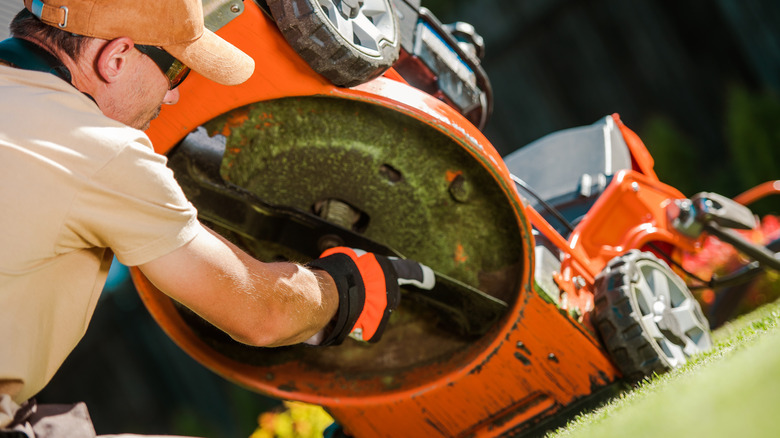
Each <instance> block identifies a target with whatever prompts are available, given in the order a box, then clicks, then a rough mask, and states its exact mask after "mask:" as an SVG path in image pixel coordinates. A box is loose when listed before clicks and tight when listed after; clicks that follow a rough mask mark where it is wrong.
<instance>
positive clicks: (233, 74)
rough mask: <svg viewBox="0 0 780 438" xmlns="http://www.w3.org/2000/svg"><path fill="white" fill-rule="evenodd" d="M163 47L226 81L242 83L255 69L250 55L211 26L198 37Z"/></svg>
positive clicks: (206, 74) (200, 70)
mask: <svg viewBox="0 0 780 438" xmlns="http://www.w3.org/2000/svg"><path fill="white" fill-rule="evenodd" d="M163 49H165V51H167V52H168V53H170V54H171V55H173V56H175V57H176V59H178V60H179V61H181V62H182V63H184V64H185V65H186V66H187V67H189V68H191V69H192V70H194V71H196V72H198V73H199V74H201V75H202V76H204V77H205V78H207V79H211V80H212V81H214V82H217V83H219V84H223V85H238V84H241V83H243V82H245V81H246V80H247V79H249V78H250V77H251V76H252V73H253V72H254V71H255V61H254V60H253V59H252V58H251V57H250V56H249V55H247V54H246V53H244V52H242V51H241V50H239V49H238V48H237V47H236V46H234V45H232V44H230V43H229V42H227V41H225V40H224V39H222V38H220V37H219V36H217V35H216V34H215V33H214V32H211V31H210V30H208V29H204V31H203V35H202V36H201V37H200V38H198V39H197V40H195V41H192V42H189V43H186V44H179V45H173V46H165V47H163Z"/></svg>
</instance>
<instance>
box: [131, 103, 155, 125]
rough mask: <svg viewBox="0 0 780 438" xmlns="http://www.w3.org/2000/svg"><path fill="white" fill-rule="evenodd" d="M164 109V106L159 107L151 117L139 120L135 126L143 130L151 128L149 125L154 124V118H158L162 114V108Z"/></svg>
mask: <svg viewBox="0 0 780 438" xmlns="http://www.w3.org/2000/svg"><path fill="white" fill-rule="evenodd" d="M161 109H162V106H160V107H158V108H157V109H156V110H155V111H154V113H153V114H152V115H151V117H149V118H147V119H146V120H139V121H138V123H136V124H134V125H136V126H133V128H135V129H139V130H141V131H146V130H147V129H149V125H151V124H152V120H154V119H156V118H157V117H159V116H160V110H161Z"/></svg>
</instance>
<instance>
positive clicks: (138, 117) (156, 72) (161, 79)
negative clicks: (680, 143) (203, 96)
mask: <svg viewBox="0 0 780 438" xmlns="http://www.w3.org/2000/svg"><path fill="white" fill-rule="evenodd" d="M129 60H130V62H131V65H130V66H129V68H130V69H132V70H131V72H132V74H130V75H128V76H127V77H126V79H125V80H124V81H123V83H122V85H121V86H120V87H118V88H117V89H116V92H117V93H121V97H120V98H118V99H115V100H114V101H113V104H111V105H109V107H108V108H102V110H103V113H104V114H106V115H107V116H108V117H111V118H112V119H114V120H117V121H119V122H122V123H124V124H126V125H128V126H131V127H133V128H136V129H140V130H146V129H147V128H149V124H150V123H151V121H152V120H154V119H155V118H156V117H157V116H158V115H159V114H160V110H161V108H162V105H163V104H166V105H173V104H175V103H176V102H178V100H179V91H178V88H174V89H173V90H169V89H168V87H169V83H168V79H167V78H166V76H165V75H164V74H163V72H162V71H160V69H159V68H158V67H157V65H156V64H155V63H154V61H152V60H151V59H150V58H149V57H148V56H146V55H144V54H142V53H141V52H139V51H138V50H134V53H133V56H131V57H130V58H129Z"/></svg>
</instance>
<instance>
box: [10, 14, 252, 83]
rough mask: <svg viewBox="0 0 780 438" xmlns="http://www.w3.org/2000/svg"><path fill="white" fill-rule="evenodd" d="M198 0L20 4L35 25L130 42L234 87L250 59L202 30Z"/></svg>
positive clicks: (246, 74) (249, 69)
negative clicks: (163, 53)
mask: <svg viewBox="0 0 780 438" xmlns="http://www.w3.org/2000/svg"><path fill="white" fill-rule="evenodd" d="M201 2H202V0H24V6H25V7H26V8H27V9H28V10H30V12H32V13H33V14H34V15H35V16H36V17H38V18H39V19H40V20H41V21H43V22H44V23H46V24H49V25H51V26H55V27H59V28H60V29H62V30H64V31H67V32H71V33H75V34H78V35H84V36H88V37H94V38H100V39H105V40H112V39H115V38H119V37H123V36H125V37H130V38H131V39H132V40H133V41H134V42H135V43H136V44H144V45H149V46H157V47H161V48H163V49H164V50H165V51H166V52H168V53H170V54H171V55H172V56H174V57H176V59H178V60H179V61H181V62H182V63H184V64H185V65H187V66H188V67H189V68H191V69H192V70H195V71H196V72H198V73H200V74H201V75H203V76H204V77H206V78H208V79H211V80H212V81H214V82H217V83H220V84H223V85H237V84H240V83H242V82H244V81H246V80H247V79H249V77H250V76H252V72H253V71H254V69H255V63H254V60H252V58H251V57H250V56H249V55H247V54H246V53H244V52H242V51H241V50H239V49H238V48H236V47H235V46H234V45H232V44H230V43H228V42H227V41H225V40H224V39H222V38H220V37H219V36H217V35H216V34H215V33H214V32H212V31H210V30H208V29H206V28H205V27H204V24H203V4H202V3H201Z"/></svg>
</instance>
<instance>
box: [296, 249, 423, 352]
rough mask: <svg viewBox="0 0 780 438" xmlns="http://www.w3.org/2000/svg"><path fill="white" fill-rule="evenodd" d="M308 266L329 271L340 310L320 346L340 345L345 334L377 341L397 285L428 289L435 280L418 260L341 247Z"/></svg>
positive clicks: (397, 291) (396, 298) (392, 306)
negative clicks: (335, 289) (334, 285)
mask: <svg viewBox="0 0 780 438" xmlns="http://www.w3.org/2000/svg"><path fill="white" fill-rule="evenodd" d="M308 266H309V267H311V268H314V269H321V270H323V271H325V272H327V273H328V274H330V276H331V277H333V280H334V281H335V283H336V288H337V289H338V293H339V309H338V311H337V312H336V316H335V318H334V320H333V321H332V322H331V325H330V326H329V327H328V328H327V330H326V332H325V333H324V336H325V339H324V340H323V341H322V342H320V343H319V345H338V344H341V343H342V342H344V339H346V337H347V336H348V335H349V336H351V337H352V338H355V339H357V340H362V341H368V342H377V341H379V339H380V338H381V337H382V333H383V332H384V330H385V327H386V326H387V322H388V320H389V319H390V315H391V314H392V313H393V310H395V309H396V308H397V307H398V304H399V302H400V301H401V291H400V289H399V285H407V284H408V285H412V286H414V287H417V288H419V289H428V290H430V289H432V288H433V286H434V284H435V282H436V280H435V278H434V274H433V271H432V270H431V268H429V267H427V266H425V265H423V264H421V263H417V262H415V261H413V260H408V259H398V258H395V257H384V256H381V255H378V254H373V253H369V252H365V251H362V250H359V249H352V248H346V247H341V246H339V247H335V248H331V249H329V250H327V251H325V252H324V253H322V255H321V256H320V258H318V259H316V260H313V261H311V262H309V264H308ZM331 326H332V328H331Z"/></svg>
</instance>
